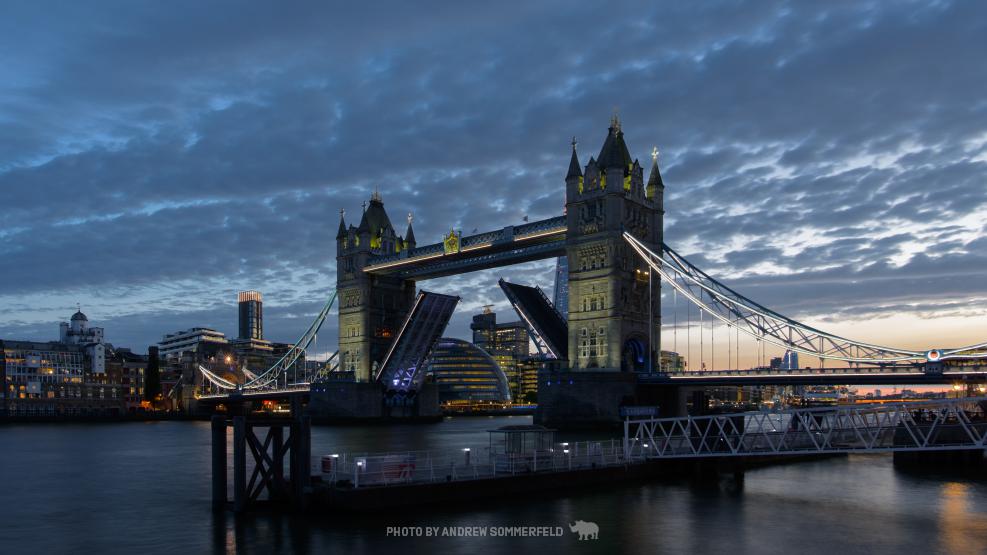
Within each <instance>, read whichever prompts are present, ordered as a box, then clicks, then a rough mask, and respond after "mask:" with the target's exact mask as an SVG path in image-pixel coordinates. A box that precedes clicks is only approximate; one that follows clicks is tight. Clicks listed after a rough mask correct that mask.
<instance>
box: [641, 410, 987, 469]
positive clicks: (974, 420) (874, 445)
mask: <svg viewBox="0 0 987 555" xmlns="http://www.w3.org/2000/svg"><path fill="white" fill-rule="evenodd" d="M985 412H987V397H976V398H973V397H970V398H962V399H943V400H937V401H921V402H908V403H888V404H882V405H867V406H860V405H840V406H835V407H822V408H812V409H796V410H787V411H780V412H753V413H738V414H725V415H709V416H686V417H678V418H648V419H637V420H632V419H628V420H626V421H625V422H624V453H625V454H626V456H627V458H628V459H632V460H633V459H672V458H706V457H750V456H764V455H812V454H819V455H824V454H837V453H887V452H896V451H961V450H974V451H977V450H979V451H983V450H984V449H985V447H987V418H985Z"/></svg>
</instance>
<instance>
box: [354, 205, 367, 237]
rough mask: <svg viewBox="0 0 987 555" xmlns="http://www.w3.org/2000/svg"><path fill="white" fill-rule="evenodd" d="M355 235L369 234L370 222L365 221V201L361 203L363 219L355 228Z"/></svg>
mask: <svg viewBox="0 0 987 555" xmlns="http://www.w3.org/2000/svg"><path fill="white" fill-rule="evenodd" d="M356 231H357V233H363V232H364V231H366V232H368V233H369V232H370V222H368V221H367V201H363V217H362V218H360V225H359V226H357V228H356Z"/></svg>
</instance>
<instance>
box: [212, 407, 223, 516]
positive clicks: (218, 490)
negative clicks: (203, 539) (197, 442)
mask: <svg viewBox="0 0 987 555" xmlns="http://www.w3.org/2000/svg"><path fill="white" fill-rule="evenodd" d="M226 502H227V498H226V417H225V416H222V415H215V416H213V417H212V508H213V510H215V511H222V510H225V509H226Z"/></svg>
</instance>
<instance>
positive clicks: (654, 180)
mask: <svg viewBox="0 0 987 555" xmlns="http://www.w3.org/2000/svg"><path fill="white" fill-rule="evenodd" d="M664 188H665V183H663V182H662V180H661V172H660V171H658V147H653V148H652V149H651V176H650V177H649V178H648V189H647V192H648V198H652V199H653V198H655V195H656V194H657V192H658V190H659V189H664Z"/></svg>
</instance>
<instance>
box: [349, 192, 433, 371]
mask: <svg viewBox="0 0 987 555" xmlns="http://www.w3.org/2000/svg"><path fill="white" fill-rule="evenodd" d="M413 248H415V234H414V232H413V231H412V228H411V219H410V216H409V220H408V230H407V232H406V233H405V235H404V237H401V236H399V235H397V233H395V231H394V227H393V226H392V225H391V220H390V219H389V218H388V217H387V212H386V211H385V210H384V202H383V200H382V199H381V196H380V193H377V192H375V193H374V194H373V196H371V198H370V203H369V205H368V204H366V203H365V204H364V210H363V216H362V218H361V219H360V225H359V226H357V227H354V226H352V225H351V226H349V227H348V228H347V227H346V223H345V222H344V221H343V217H342V215H340V219H339V232H338V233H337V234H336V288H337V291H338V298H339V357H340V359H339V364H340V368H341V369H342V370H344V371H352V372H354V375H355V377H356V380H357V381H359V382H368V381H372V380H373V378H374V376H373V370H374V368H375V364H376V365H379V364H381V363H382V362H383V360H384V357H385V356H386V355H387V349H389V348H390V346H391V343H392V342H393V340H394V337H395V336H396V335H397V333H398V331H399V328H400V326H401V323H402V322H403V321H404V319H405V317H407V314H408V311H409V310H410V309H411V305H412V303H413V302H414V300H415V282H414V280H410V279H403V278H400V277H397V276H389V275H376V274H371V273H367V272H364V271H363V268H364V267H365V266H366V265H367V263H368V261H369V260H370V259H371V257H374V256H380V255H388V254H394V253H401V252H403V251H406V250H409V249H413Z"/></svg>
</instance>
